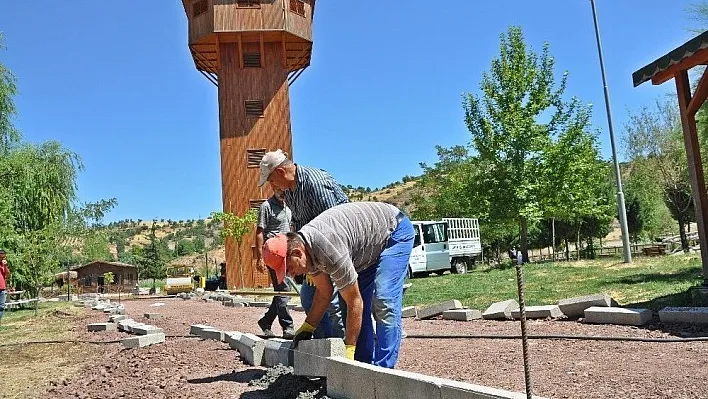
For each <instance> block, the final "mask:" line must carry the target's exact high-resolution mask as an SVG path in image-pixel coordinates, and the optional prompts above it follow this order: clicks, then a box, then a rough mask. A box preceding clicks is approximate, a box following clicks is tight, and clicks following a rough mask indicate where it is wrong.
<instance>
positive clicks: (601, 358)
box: [38, 299, 708, 399]
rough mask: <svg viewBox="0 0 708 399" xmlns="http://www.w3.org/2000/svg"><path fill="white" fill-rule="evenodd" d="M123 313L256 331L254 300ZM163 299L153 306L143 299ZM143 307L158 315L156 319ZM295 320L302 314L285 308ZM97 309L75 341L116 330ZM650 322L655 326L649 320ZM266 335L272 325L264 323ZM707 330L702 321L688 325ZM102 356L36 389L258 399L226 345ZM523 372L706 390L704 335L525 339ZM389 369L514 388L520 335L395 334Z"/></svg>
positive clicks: (581, 393) (624, 330)
mask: <svg viewBox="0 0 708 399" xmlns="http://www.w3.org/2000/svg"><path fill="white" fill-rule="evenodd" d="M123 303H124V305H125V308H126V314H127V316H128V317H131V318H133V319H135V320H138V321H141V322H144V323H147V324H153V325H156V326H158V327H161V328H163V329H164V330H165V333H166V334H167V335H186V334H188V333H189V326H190V325H192V324H207V325H211V326H214V327H216V328H219V329H223V330H225V331H231V330H236V331H242V332H252V333H259V332H260V331H259V329H258V327H257V325H256V320H258V319H259V318H260V317H261V315H262V314H263V312H264V311H265V309H264V308H227V307H224V306H222V305H221V303H220V302H205V301H202V300H187V301H184V300H181V299H154V300H153V299H150V300H135V301H128V302H125V301H124V302H123ZM155 303H164V305H163V306H157V307H155V306H150V305H152V304H155ZM144 313H160V314H161V315H162V316H163V317H162V318H161V319H156V320H146V319H143V317H142V315H143V314H144ZM292 314H293V316H294V318H295V323H296V325H299V323H301V322H302V321H303V320H304V313H302V312H292ZM106 318H107V316H106V315H104V314H102V313H99V312H97V311H91V310H88V311H87V312H86V314H85V315H84V316H82V317H80V318H79V319H78V320H77V321H76V323H75V324H74V332H73V334H74V335H75V336H76V337H77V338H80V339H92V340H96V339H101V340H110V339H116V338H120V337H123V336H127V335H126V334H123V333H119V332H115V333H112V332H111V333H106V332H104V333H88V332H86V324H87V323H91V322H102V321H106ZM654 327H657V326H654ZM404 329H405V331H406V333H407V334H411V335H412V334H500V335H501V334H503V335H513V334H518V333H519V325H518V323H514V322H503V321H502V322H496V321H474V322H455V321H446V320H427V321H419V320H411V319H406V320H405V321H404ZM273 330H274V331H275V332H276V333H279V332H280V329H279V327H278V326H277V322H276V325H275V326H274V328H273ZM693 332H694V333H695V332H698V333H700V334H702V335H708V334H707V333H706V332H708V330H706V329H697V330H696V329H694V331H693ZM529 333H531V334H574V335H593V336H633V337H669V336H672V335H670V334H669V333H667V332H662V331H660V330H658V329H651V328H649V329H640V328H633V327H622V326H593V325H585V324H582V323H578V322H568V321H566V322H561V321H555V322H552V321H530V322H529ZM101 349H102V355H101V356H98V357H96V358H91V359H87V360H86V364H85V366H84V368H83V370H82V371H81V372H80V373H79V374H77V375H74V376H72V377H70V378H68V379H64V380H59V381H51V382H48V381H43V382H41V384H46V385H47V386H46V388H45V389H44V392H43V393H41V394H40V395H39V396H38V397H44V398H47V397H52V398H203V397H213V398H244V399H258V398H265V397H266V396H265V394H264V393H263V392H262V391H259V389H258V388H255V387H252V386H249V385H248V382H249V381H250V380H252V379H254V378H258V377H260V376H262V375H263V373H264V369H263V368H261V367H252V366H246V365H244V364H242V363H241V361H240V360H239V359H238V353H237V352H235V351H232V350H230V349H229V348H228V345H226V344H223V343H220V342H215V341H202V340H200V339H194V338H191V339H190V338H168V340H167V342H166V343H164V344H160V345H153V346H150V347H147V348H141V349H136V350H124V349H123V348H122V347H121V346H120V345H119V344H110V345H104V346H102V347H101ZM530 349H531V371H532V378H533V385H534V390H535V392H534V393H535V394H536V395H541V396H545V397H548V398H708V388H707V387H708V342H695V343H641V342H608V341H568V340H532V341H530ZM398 368H400V369H404V370H409V371H414V372H419V373H424V374H428V375H434V376H438V377H443V378H449V379H454V380H460V381H467V382H472V383H475V384H481V385H487V386H491V387H496V388H502V389H508V390H514V391H519V392H521V391H523V389H524V378H523V362H522V355H521V343H520V342H519V341H512V340H491V339H477V340H469V339H466V340H461V339H444V340H443V339H415V338H407V339H405V340H404V342H403V346H402V349H401V356H400V360H399V363H398Z"/></svg>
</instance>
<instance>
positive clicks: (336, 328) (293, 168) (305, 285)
mask: <svg viewBox="0 0 708 399" xmlns="http://www.w3.org/2000/svg"><path fill="white" fill-rule="evenodd" d="M259 167H260V174H261V177H260V180H259V181H258V185H259V186H263V185H264V184H265V183H266V182H268V183H269V184H270V186H271V187H272V188H273V190H274V191H281V190H282V191H283V198H284V199H285V203H286V204H287V206H288V207H289V208H290V210H291V211H292V225H293V230H294V231H297V230H300V229H301V228H302V226H304V225H305V224H307V223H308V222H309V221H311V220H312V219H314V218H315V217H316V216H317V215H319V214H320V213H322V212H324V211H325V210H327V209H329V208H331V207H333V206H335V205H340V204H344V203H347V202H349V198H347V196H346V194H344V191H342V188H341V187H340V186H339V184H338V183H337V181H336V180H334V178H333V177H332V176H331V175H330V174H329V173H327V172H325V171H324V170H321V169H317V168H311V167H307V166H302V165H298V164H295V163H293V161H291V160H290V159H288V157H287V154H286V153H284V152H283V151H282V150H280V149H279V150H277V151H271V152H268V153H266V154H265V155H264V156H263V159H261V163H260V166H259ZM296 281H297V282H298V283H299V284H302V286H301V288H300V300H301V302H302V307H303V308H305V313H309V312H310V308H311V306H312V298H313V297H314V295H315V287H314V286H313V285H312V283H311V282H310V281H308V279H305V280H302V281H301V280H300V279H297V280H296ZM343 313H344V312H343V309H341V308H340V306H339V296H338V295H333V296H332V301H331V303H330V305H329V308H328V309H327V312H326V313H325V315H326V317H325V318H324V319H323V320H322V322H321V323H320V325H319V326H318V328H317V330H316V331H315V334H314V336H315V338H329V337H337V338H343V337H344V323H343V318H344V314H343Z"/></svg>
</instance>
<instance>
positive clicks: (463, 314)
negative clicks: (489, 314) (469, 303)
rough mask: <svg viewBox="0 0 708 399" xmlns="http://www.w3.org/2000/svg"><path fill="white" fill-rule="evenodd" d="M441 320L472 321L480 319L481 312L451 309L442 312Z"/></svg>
mask: <svg viewBox="0 0 708 399" xmlns="http://www.w3.org/2000/svg"><path fill="white" fill-rule="evenodd" d="M442 315H443V319H445V320H458V321H472V320H477V319H481V318H482V312H481V311H479V310H476V309H452V310H446V311H444V312H443V314H442Z"/></svg>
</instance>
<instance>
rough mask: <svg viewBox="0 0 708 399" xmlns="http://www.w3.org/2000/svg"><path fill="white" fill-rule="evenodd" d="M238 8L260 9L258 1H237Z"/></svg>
mask: <svg viewBox="0 0 708 399" xmlns="http://www.w3.org/2000/svg"><path fill="white" fill-rule="evenodd" d="M236 4H237V7H238V8H261V2H260V0H238V1H237V3H236Z"/></svg>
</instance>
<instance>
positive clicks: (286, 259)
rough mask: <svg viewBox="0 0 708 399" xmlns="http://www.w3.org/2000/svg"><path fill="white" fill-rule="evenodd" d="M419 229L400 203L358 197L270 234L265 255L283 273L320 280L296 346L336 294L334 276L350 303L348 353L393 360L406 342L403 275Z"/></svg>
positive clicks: (386, 362) (381, 362)
mask: <svg viewBox="0 0 708 399" xmlns="http://www.w3.org/2000/svg"><path fill="white" fill-rule="evenodd" d="M414 237H415V234H414V231H413V225H412V224H411V222H410V220H409V219H408V218H407V217H406V216H405V215H404V214H403V213H402V212H401V211H400V210H399V209H398V208H396V207H395V206H393V205H390V204H385V203H381V202H354V203H348V204H343V205H338V206H335V207H333V208H330V209H328V210H326V211H324V212H323V213H322V214H320V215H319V216H317V217H316V218H314V219H313V220H312V221H311V222H310V223H308V224H306V225H305V226H303V228H302V229H300V231H298V232H296V233H293V232H290V233H288V234H287V235H283V234H278V235H276V236H275V237H273V238H271V239H269V240H267V241H266V242H265V244H264V248H263V258H264V261H265V264H266V265H268V267H271V268H272V269H273V270H274V271H275V274H276V277H277V279H278V281H283V279H284V278H285V274H286V273H289V274H290V275H293V276H296V275H301V274H308V275H309V276H310V277H311V278H312V280H313V281H314V283H315V286H316V288H317V289H316V292H315V297H314V301H313V304H312V308H311V310H310V313H308V314H307V318H306V319H305V322H304V323H303V324H302V326H301V327H300V328H299V329H298V330H297V331H296V332H295V338H293V344H294V346H297V342H298V341H300V340H303V339H310V338H312V332H313V331H314V330H315V328H316V327H317V325H318V324H319V322H320V319H321V318H322V316H323V315H324V313H325V310H326V309H327V306H328V304H329V301H330V299H331V298H332V294H333V291H334V287H333V286H332V280H334V283H335V284H336V286H337V288H338V289H339V293H340V295H341V296H342V298H343V299H344V301H345V302H346V306H347V317H346V330H345V332H346V335H345V338H344V343H345V345H346V348H347V357H349V358H350V359H352V358H353V359H355V360H358V361H361V362H364V363H369V364H374V365H377V366H381V367H388V368H393V367H394V366H395V365H396V361H397V360H398V351H399V348H400V345H401V307H402V304H403V282H404V281H405V278H406V272H407V269H408V260H409V257H410V254H411V250H412V249H413V239H414ZM372 314H373V316H374V318H375V319H376V332H375V333H374V328H373V327H374V326H373V323H372V320H371V315H372ZM374 334H375V337H374Z"/></svg>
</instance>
